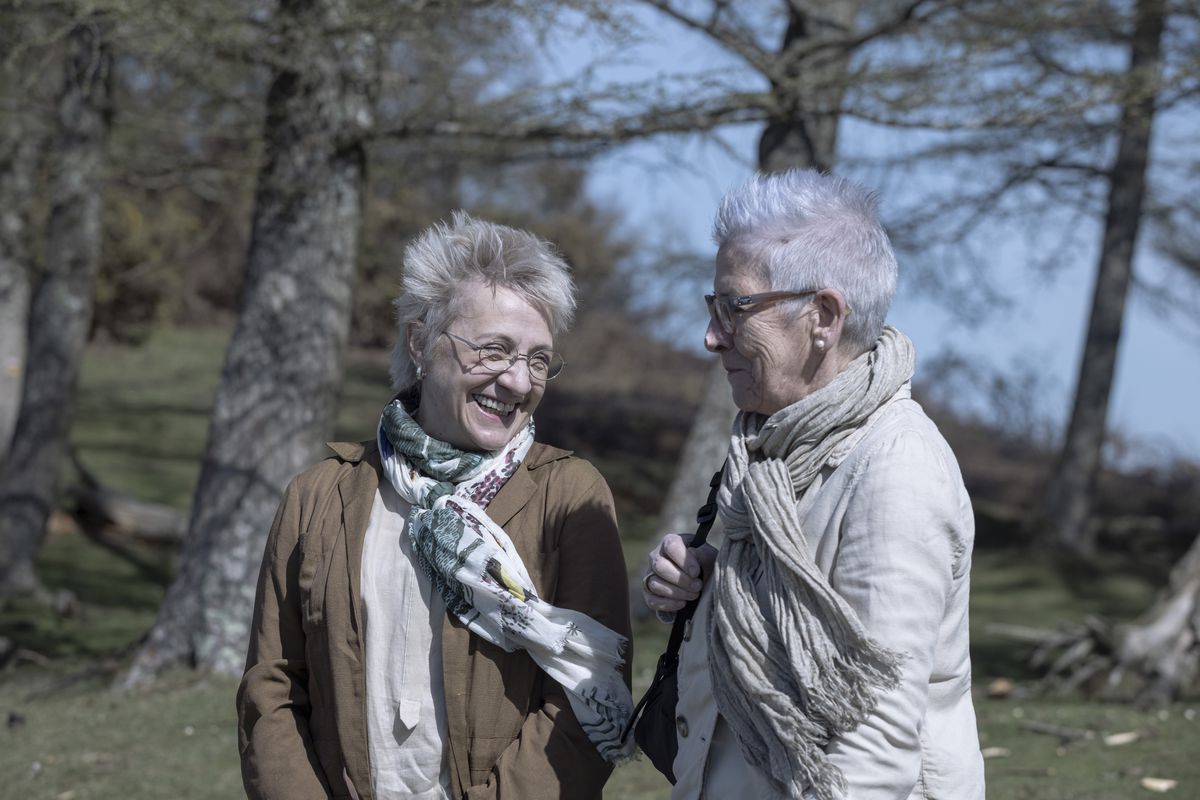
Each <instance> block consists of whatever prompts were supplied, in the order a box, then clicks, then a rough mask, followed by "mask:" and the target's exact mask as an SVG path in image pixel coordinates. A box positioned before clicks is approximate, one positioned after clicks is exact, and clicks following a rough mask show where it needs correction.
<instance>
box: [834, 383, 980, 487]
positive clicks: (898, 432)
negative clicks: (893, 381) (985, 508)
mask: <svg viewBox="0 0 1200 800" xmlns="http://www.w3.org/2000/svg"><path fill="white" fill-rule="evenodd" d="M847 462H848V463H847V466H848V467H849V468H850V470H851V471H852V472H861V471H862V470H864V469H866V467H867V466H868V465H873V466H875V467H878V466H880V465H881V464H886V463H891V462H895V463H896V464H897V465H904V466H905V467H913V468H919V469H917V470H916V471H915V472H914V473H912V474H911V475H910V476H909V477H910V478H911V479H913V480H920V478H921V477H922V475H927V474H928V471H929V470H933V471H934V472H935V473H937V474H938V475H939V476H942V477H945V478H950V479H953V480H955V481H956V482H957V481H961V478H960V477H959V472H958V463H957V460H956V459H955V457H954V453H953V451H952V450H951V449H950V445H949V444H948V443H947V442H946V439H945V437H943V436H942V433H941V431H939V430H938V427H937V425H936V424H935V423H934V421H933V420H931V419H930V418H929V417H928V416H927V415H926V414H925V410H924V409H923V408H921V404H920V403H918V402H917V401H915V400H912V399H911V398H901V399H898V400H896V401H895V402H893V403H890V404H888V406H887V407H886V408H884V409H882V410H881V411H880V414H879V416H878V418H877V419H874V420H872V422H871V426H870V429H869V430H867V431H866V432H865V435H864V436H863V437H862V439H861V440H860V441H859V442H858V444H857V445H856V446H855V447H854V450H853V451H852V453H851V454H850V457H849V458H848V459H847ZM902 474H903V473H902Z"/></svg>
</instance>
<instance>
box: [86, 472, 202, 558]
mask: <svg viewBox="0 0 1200 800" xmlns="http://www.w3.org/2000/svg"><path fill="white" fill-rule="evenodd" d="M71 461H72V462H73V463H74V464H75V469H76V471H77V472H78V473H79V483H77V484H75V485H73V486H71V487H70V488H68V489H67V493H68V495H69V496H70V498H71V500H72V502H73V504H74V506H75V512H74V516H75V518H76V519H77V520H78V521H79V524H80V526H82V527H83V528H84V529H85V530H89V529H90V530H93V531H95V530H103V531H105V532H106V533H109V534H116V535H119V536H128V537H132V538H135V539H139V540H141V541H144V542H152V543H156V544H179V543H180V542H182V541H183V537H184V534H186V533H187V518H186V517H185V516H184V515H183V514H181V513H180V512H179V511H178V510H176V509H174V508H172V507H170V506H166V505H162V504H161V503H151V502H149V501H146V500H141V499H139V498H137V497H134V496H132V495H129V494H125V493H124V492H119V491H117V490H116V489H113V488H111V487H108V486H105V485H104V484H102V483H101V482H100V479H99V478H97V477H96V475H95V474H94V473H93V472H92V471H91V470H89V469H88V468H87V467H86V466H84V464H83V462H81V461H80V460H79V455H78V454H77V453H76V452H75V451H74V450H72V451H71Z"/></svg>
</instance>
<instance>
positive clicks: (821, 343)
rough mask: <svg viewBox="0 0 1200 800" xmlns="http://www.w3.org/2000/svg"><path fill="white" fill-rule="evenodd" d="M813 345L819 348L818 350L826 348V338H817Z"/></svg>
mask: <svg viewBox="0 0 1200 800" xmlns="http://www.w3.org/2000/svg"><path fill="white" fill-rule="evenodd" d="M813 347H815V348H817V350H818V351H821V350H824V349H825V340H824V339H817V340H816V341H815V342H813Z"/></svg>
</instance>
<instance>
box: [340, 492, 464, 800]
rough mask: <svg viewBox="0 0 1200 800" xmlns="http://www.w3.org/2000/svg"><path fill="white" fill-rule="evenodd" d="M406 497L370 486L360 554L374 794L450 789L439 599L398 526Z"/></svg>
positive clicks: (427, 798) (382, 799) (413, 796)
mask: <svg viewBox="0 0 1200 800" xmlns="http://www.w3.org/2000/svg"><path fill="white" fill-rule="evenodd" d="M408 512H409V504H408V503H407V502H405V501H404V500H402V499H401V498H400V496H399V495H398V494H396V490H395V489H394V488H392V486H391V484H389V483H387V482H386V481H384V482H382V483H381V484H380V486H379V491H377V492H376V493H375V502H374V505H373V506H372V508H371V520H370V522H369V523H368V524H367V532H366V539H365V541H364V542H363V555H362V609H363V619H364V621H365V624H366V639H365V641H366V686H367V741H368V745H369V747H370V753H371V782H372V783H373V784H374V787H375V796H376V797H377V798H379V800H404V799H407V800H446V799H447V798H449V797H450V768H449V761H448V759H447V752H448V748H447V742H448V738H449V737H448V734H447V725H446V709H445V705H444V703H443V699H444V696H445V693H444V690H443V686H442V620H443V618H444V617H445V613H446V606H445V603H444V602H443V601H442V598H441V596H440V595H437V594H436V593H435V592H434V591H433V587H432V585H431V584H430V582H429V579H428V578H427V577H425V575H424V574H423V573H422V572H421V571H420V568H419V567H418V566H417V563H416V560H415V558H414V557H413V553H412V546H411V545H410V544H409V541H408V536H407V535H406V534H405V532H404V528H405V525H406V523H407V521H408Z"/></svg>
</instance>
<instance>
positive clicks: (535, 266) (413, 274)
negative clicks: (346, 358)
mask: <svg viewBox="0 0 1200 800" xmlns="http://www.w3.org/2000/svg"><path fill="white" fill-rule="evenodd" d="M471 282H478V283H481V284H483V285H484V286H488V287H491V288H497V287H503V288H505V289H509V290H511V291H514V292H516V293H517V294H519V295H521V296H523V297H524V298H525V299H526V300H528V301H529V302H530V303H532V304H533V305H534V306H535V307H536V308H538V309H539V310H540V311H541V312H542V313H544V314H545V315H546V318H547V320H548V322H549V324H550V332H551V334H553V335H554V336H557V335H558V334H560V333H562V332H563V331H565V330H567V329H568V328H569V327H570V326H571V322H572V320H573V318H574V316H575V284H574V283H573V282H572V280H571V268H570V267H568V266H567V263H566V261H564V260H563V258H562V256H560V255H559V254H558V251H557V250H556V249H555V248H554V246H553V245H552V244H550V243H549V242H547V241H544V240H542V239H539V238H538V237H537V236H534V235H533V234H532V233H529V232H528V231H523V230H519V229H517V228H510V227H508V226H506V225H498V224H496V223H494V222H487V221H486V220H481V219H475V218H474V217H472V216H471V215H470V214H467V213H466V212H465V211H456V212H454V214H453V216H452V217H451V220H450V222H449V223H444V222H443V223H439V224H437V225H434V226H432V227H430V228H428V229H427V230H425V231H424V232H423V233H422V234H421V235H420V236H418V237H417V238H416V239H415V240H413V242H412V243H410V244H409V245H408V247H407V248H405V251H404V266H403V275H402V276H401V280H400V296H399V297H397V298H396V303H395V305H396V322H397V337H396V344H395V347H393V348H392V365H391V370H390V373H391V379H392V387H393V388H394V389H396V390H398V391H403V390H405V389H408V388H410V387H412V386H413V385H414V384H415V383H416V382H417V373H416V367H415V365H414V364H413V360H412V356H411V355H410V353H409V351H408V342H407V337H408V326H409V323H412V322H418V323H421V328H420V333H419V334H418V336H419V338H418V339H417V341H416V345H417V348H418V349H419V350H420V351H421V352H422V353H424V354H425V357H426V359H428V358H429V356H430V355H431V354H432V351H433V346H434V344H435V343H436V341H437V338H438V337H439V336H441V335H442V333H444V332H445V331H446V329H447V328H448V327H449V326H450V324H451V323H453V322H454V321H455V320H456V319H457V318H458V315H459V313H460V303H461V299H462V287H463V286H464V285H465V284H467V283H471Z"/></svg>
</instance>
